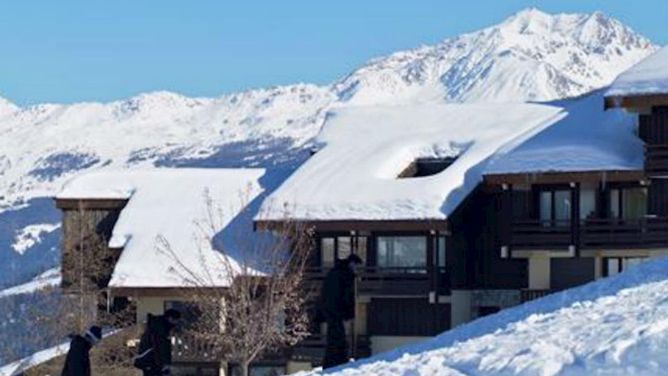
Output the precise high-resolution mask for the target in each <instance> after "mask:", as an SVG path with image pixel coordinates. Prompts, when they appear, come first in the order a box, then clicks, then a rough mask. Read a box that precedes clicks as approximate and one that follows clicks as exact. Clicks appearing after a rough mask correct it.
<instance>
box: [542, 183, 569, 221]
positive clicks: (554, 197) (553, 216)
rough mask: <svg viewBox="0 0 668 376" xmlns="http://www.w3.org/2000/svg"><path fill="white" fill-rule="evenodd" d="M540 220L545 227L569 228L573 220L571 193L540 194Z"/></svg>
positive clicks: (553, 192)
mask: <svg viewBox="0 0 668 376" xmlns="http://www.w3.org/2000/svg"><path fill="white" fill-rule="evenodd" d="M539 201H540V203H539V219H540V221H541V223H542V224H543V225H544V226H568V225H570V219H571V191H570V190H566V189H564V190H561V189H559V190H545V191H541V192H540V198H539Z"/></svg>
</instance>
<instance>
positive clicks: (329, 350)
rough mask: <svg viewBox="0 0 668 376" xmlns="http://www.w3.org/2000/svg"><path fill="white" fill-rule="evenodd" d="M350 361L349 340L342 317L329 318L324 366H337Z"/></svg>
mask: <svg viewBox="0 0 668 376" xmlns="http://www.w3.org/2000/svg"><path fill="white" fill-rule="evenodd" d="M346 362H348V342H347V341H346V330H345V328H344V327H343V320H341V319H329V318H328V319H327V345H326V347H325V359H324V361H323V362H322V368H330V367H335V366H338V365H340V364H343V363H346Z"/></svg>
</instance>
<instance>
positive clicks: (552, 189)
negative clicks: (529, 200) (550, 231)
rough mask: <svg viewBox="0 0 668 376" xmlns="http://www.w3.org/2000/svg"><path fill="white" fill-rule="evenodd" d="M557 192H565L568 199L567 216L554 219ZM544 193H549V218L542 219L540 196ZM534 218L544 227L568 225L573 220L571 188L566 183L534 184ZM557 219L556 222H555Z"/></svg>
mask: <svg viewBox="0 0 668 376" xmlns="http://www.w3.org/2000/svg"><path fill="white" fill-rule="evenodd" d="M557 192H566V193H567V194H568V199H569V207H568V209H569V210H568V218H566V219H559V220H557V219H556V210H555V209H556V196H557ZM544 193H549V195H550V218H549V219H543V210H542V209H543V205H542V202H543V200H542V197H543V194H544ZM578 194H579V193H578ZM534 195H535V196H534V207H535V218H536V219H537V220H538V221H539V222H540V224H541V225H542V226H545V227H568V226H571V224H572V221H573V201H574V200H573V188H572V187H571V186H570V185H568V184H552V185H536V186H534ZM557 221H558V222H557Z"/></svg>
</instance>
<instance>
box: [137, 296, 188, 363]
mask: <svg viewBox="0 0 668 376" xmlns="http://www.w3.org/2000/svg"><path fill="white" fill-rule="evenodd" d="M180 320H181V313H180V312H179V311H177V310H175V309H168V310H167V311H165V313H164V314H163V315H160V316H153V315H151V314H149V315H148V321H147V323H146V330H145V331H144V334H143V335H142V336H141V339H140V341H139V348H138V351H137V356H136V357H135V361H134V365H135V367H136V368H139V369H140V370H142V371H143V372H144V376H160V375H169V374H171V369H170V368H171V365H172V342H171V341H170V339H169V334H170V332H171V331H172V329H173V328H174V327H176V325H178V323H179V321H180Z"/></svg>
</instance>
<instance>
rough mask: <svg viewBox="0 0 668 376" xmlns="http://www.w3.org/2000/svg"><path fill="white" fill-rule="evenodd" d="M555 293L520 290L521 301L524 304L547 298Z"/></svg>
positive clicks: (550, 291)
mask: <svg viewBox="0 0 668 376" xmlns="http://www.w3.org/2000/svg"><path fill="white" fill-rule="evenodd" d="M553 292H554V291H552V290H529V289H525V290H520V301H521V302H522V303H526V302H530V301H532V300H535V299H539V298H542V297H544V296H547V295H549V294H551V293H553Z"/></svg>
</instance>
